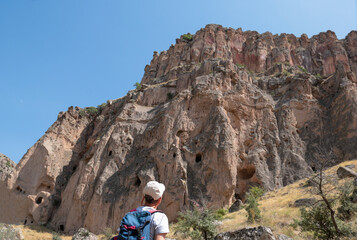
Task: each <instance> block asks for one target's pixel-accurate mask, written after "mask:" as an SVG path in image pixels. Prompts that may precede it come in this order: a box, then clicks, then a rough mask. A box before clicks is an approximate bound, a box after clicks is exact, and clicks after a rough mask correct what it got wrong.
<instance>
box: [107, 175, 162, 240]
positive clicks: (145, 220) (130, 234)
mask: <svg viewBox="0 0 357 240" xmlns="http://www.w3.org/2000/svg"><path fill="white" fill-rule="evenodd" d="M164 191H165V185H164V184H162V183H158V182H156V181H150V182H148V183H147V184H146V186H145V187H144V190H143V198H142V200H141V206H140V207H138V208H136V209H133V210H131V211H130V212H129V213H127V214H126V215H125V216H124V218H123V220H122V222H121V224H120V228H119V229H118V231H119V236H118V237H117V239H119V240H122V239H138V240H139V239H140V240H164V239H165V236H166V234H167V233H168V232H169V221H168V219H167V216H166V215H165V214H164V213H163V212H162V211H160V210H157V207H158V206H159V205H160V203H161V200H162V194H163V193H164ZM113 239H116V238H113Z"/></svg>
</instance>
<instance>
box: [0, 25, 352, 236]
mask: <svg viewBox="0 0 357 240" xmlns="http://www.w3.org/2000/svg"><path fill="white" fill-rule="evenodd" d="M356 72H357V32H356V31H352V32H351V33H349V34H348V35H347V37H346V38H345V39H342V40H339V39H337V38H336V35H335V34H334V33H333V32H331V31H328V32H326V33H320V34H318V35H315V36H313V37H311V38H308V37H307V36H306V35H302V36H301V37H295V36H294V35H291V34H281V35H273V34H271V33H263V34H259V33H257V32H254V31H246V32H243V31H242V30H241V29H237V30H234V29H231V28H229V29H228V28H223V27H222V26H219V25H207V26H206V27H205V28H204V29H201V30H199V31H198V32H197V33H196V34H195V35H193V38H192V40H185V39H184V38H182V37H181V38H180V39H177V41H176V44H175V45H173V46H171V47H170V49H169V50H168V51H164V52H162V53H160V54H158V53H156V52H155V53H154V56H153V59H152V61H151V63H150V65H147V66H146V67H145V74H144V76H143V79H142V81H141V83H142V86H143V87H142V88H141V89H137V90H132V91H129V92H128V94H127V95H126V96H124V97H122V98H119V99H116V100H110V101H108V102H107V104H106V105H105V106H101V107H100V108H98V109H94V110H95V111H93V109H89V108H88V109H80V108H77V107H76V108H73V107H70V108H69V109H68V111H67V112H62V113H60V114H59V115H58V119H57V121H56V122H55V123H54V124H53V125H52V126H51V127H50V128H49V129H48V130H47V132H46V133H45V135H44V136H43V137H42V138H41V139H40V140H39V141H38V142H37V143H36V144H35V145H34V146H33V147H32V148H30V149H29V150H28V152H27V153H26V154H25V156H24V157H23V158H22V159H21V161H20V162H19V164H18V165H17V166H16V171H14V172H13V173H12V174H11V175H10V176H9V177H8V178H7V180H6V184H3V185H4V186H3V185H1V186H0V187H1V188H5V189H4V191H7V192H8V194H7V195H8V196H7V198H6V199H3V198H0V208H1V209H0V210H1V213H3V214H0V221H8V222H9V221H10V220H9V218H8V215H9V214H10V210H8V209H7V207H8V206H9V203H8V201H10V200H9V199H10V198H11V201H12V203H15V204H17V203H18V204H21V205H22V209H21V211H18V212H14V211H12V212H11V214H12V216H11V222H14V223H26V224H29V223H31V222H33V223H42V224H45V223H46V224H48V226H51V227H52V228H54V229H55V230H61V231H65V232H68V233H74V232H75V231H76V230H77V229H79V228H80V227H85V228H86V229H88V230H89V231H91V232H94V233H99V232H100V231H102V229H103V228H105V227H107V226H108V227H111V228H112V229H116V228H117V227H118V226H119V225H120V221H121V218H122V217H123V215H124V214H125V213H126V212H127V211H129V210H130V209H132V208H134V207H136V206H137V205H138V204H139V203H140V200H141V198H142V196H141V191H142V189H143V187H144V186H145V184H146V182H148V181H150V180H157V181H160V182H162V183H164V184H165V185H166V187H167V190H166V192H165V195H164V198H163V202H162V204H161V209H162V210H164V211H165V213H166V214H167V215H168V217H169V219H170V220H173V219H174V218H175V217H176V216H177V213H178V211H182V210H184V209H185V208H187V207H189V206H190V205H191V204H192V203H198V204H203V203H205V204H207V203H208V205H209V207H210V206H212V207H223V206H231V205H232V203H234V202H236V201H237V200H238V199H240V200H243V201H244V198H245V192H246V191H247V190H248V189H249V187H251V186H255V185H259V186H262V187H264V188H265V189H268V190H271V189H275V188H279V187H281V186H284V185H287V184H290V183H292V182H294V181H296V180H298V179H301V178H304V177H307V176H309V175H311V173H312V172H313V170H314V169H315V168H316V166H318V164H319V162H320V161H325V160H329V162H334V163H339V162H341V161H345V160H350V159H353V158H356V157H357V131H356V130H357V117H356V115H357V104H356V97H357V88H356ZM0 190H1V191H3V190H2V189H0ZM24 203H26V204H27V205H26V204H24ZM6 204H7V205H6Z"/></svg>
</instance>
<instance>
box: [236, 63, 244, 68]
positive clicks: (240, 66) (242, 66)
mask: <svg viewBox="0 0 357 240" xmlns="http://www.w3.org/2000/svg"><path fill="white" fill-rule="evenodd" d="M236 66H237V67H238V69H244V68H245V65H244V64H239V63H237V64H236Z"/></svg>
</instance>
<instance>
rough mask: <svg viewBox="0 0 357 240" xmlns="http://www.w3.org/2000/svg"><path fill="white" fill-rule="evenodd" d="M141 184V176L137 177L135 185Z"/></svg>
mask: <svg viewBox="0 0 357 240" xmlns="http://www.w3.org/2000/svg"><path fill="white" fill-rule="evenodd" d="M140 184H141V180H140V178H139V177H136V181H135V183H134V186H135V187H140Z"/></svg>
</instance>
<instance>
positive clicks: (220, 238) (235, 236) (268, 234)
mask: <svg viewBox="0 0 357 240" xmlns="http://www.w3.org/2000/svg"><path fill="white" fill-rule="evenodd" d="M248 239H249V240H275V237H274V235H273V232H272V231H271V229H270V228H268V227H263V226H259V227H252V228H243V229H240V230H237V231H233V232H224V233H220V234H218V235H217V236H216V237H215V240H248Z"/></svg>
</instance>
